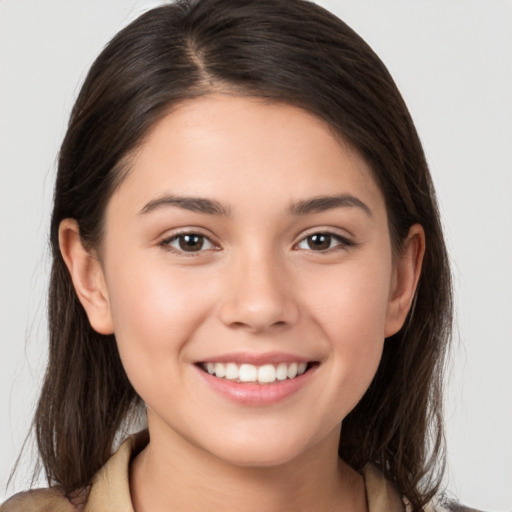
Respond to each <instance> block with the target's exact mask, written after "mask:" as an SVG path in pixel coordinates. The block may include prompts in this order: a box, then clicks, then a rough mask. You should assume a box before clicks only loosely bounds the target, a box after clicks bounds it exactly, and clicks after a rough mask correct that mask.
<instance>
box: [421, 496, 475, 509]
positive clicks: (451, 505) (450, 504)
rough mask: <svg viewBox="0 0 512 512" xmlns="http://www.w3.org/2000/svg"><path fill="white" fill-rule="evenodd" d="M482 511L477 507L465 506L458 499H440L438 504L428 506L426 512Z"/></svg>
mask: <svg viewBox="0 0 512 512" xmlns="http://www.w3.org/2000/svg"><path fill="white" fill-rule="evenodd" d="M430 511H432V512H481V511H479V510H477V509H476V508H469V507H465V506H464V505H462V504H461V503H459V502H458V501H456V500H446V499H444V500H440V501H439V502H438V503H437V504H436V505H432V506H431V508H430V509H429V508H427V509H426V512H430Z"/></svg>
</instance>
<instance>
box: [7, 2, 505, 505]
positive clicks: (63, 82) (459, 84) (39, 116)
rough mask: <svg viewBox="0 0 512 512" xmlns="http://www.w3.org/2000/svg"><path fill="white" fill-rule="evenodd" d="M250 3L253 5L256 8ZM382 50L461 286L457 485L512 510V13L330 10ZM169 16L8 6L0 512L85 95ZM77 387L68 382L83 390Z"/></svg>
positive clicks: (133, 7) (496, 5) (450, 428)
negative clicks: (127, 43)
mask: <svg viewBox="0 0 512 512" xmlns="http://www.w3.org/2000/svg"><path fill="white" fill-rule="evenodd" d="M248 1H250V0H248ZM320 3H321V4H322V5H325V6H326V7H328V8H329V9H331V10H332V11H334V12H335V13H336V14H338V15H339V16H340V17H341V18H342V19H344V20H345V21H346V22H347V23H348V24H349V25H351V26H352V27H353V28H354V29H355V30H356V31H357V32H359V33H360V34H361V35H362V36H363V37H364V38H365V39H366V40H367V41H368V43H369V44H370V45H371V46H372V47H373V48H374V49H375V50H376V52H377V53H378V54H379V56H380V57H381V58H382V60H383V61H384V62H385V64H386V65H387V66H388V68H389V69H390V71H391V73H392V75H393V76H394V78H395V80H396V82H397V84H398V86H399V88H400V89H401V91H402V94H403V95H404V97H405V100H406V102H407V103H408V105H409V108H410V110H411V113H412V116H413V118H414V120H415V122H416V125H417V128H418V130H419V133H420V136H421V138H422V141H423V143H424V147H425V151H426V153H427V157H428V160H429V163H430V166H431V171H432V174H433V177H434V181H435V184H436V186H437V191H438V195H439V201H440V206H441V211H442V215H443V219H444V225H445V229H446V236H447V241H448V245H449V249H450V253H451V257H452V260H453V272H454V279H455V286H456V307H457V328H456V338H455V343H454V352H453V356H452V371H451V380H450V385H449V387H448V396H447V402H448V407H447V438H448V453H449V459H448V460H449V468H448V474H447V483H448V485H449V488H450V490H451V491H452V493H453V494H455V495H457V496H458V497H459V498H460V499H461V500H462V501H464V502H466V503H467V504H469V505H471V506H473V507H478V508H481V509H484V510H488V511H510V510H512V370H511V368H512V326H511V317H512V169H511V166H512V2H511V1H510V0H415V1H411V0H331V1H327V0H325V1H323V2H320ZM157 4H158V2H154V1H153V2H148V1H142V0H141V1H135V0H73V1H71V0H45V1H44V2H42V1H41V0H0V379H1V380H0V501H2V499H3V498H4V497H5V496H7V495H10V494H12V493H13V492H15V491H17V490H20V489H22V488H25V487H27V486H28V485H29V480H28V478H27V476H26V475H27V473H28V472H29V471H30V470H31V469H32V467H33V464H34V460H35V457H34V455H33V452H32V451H31V448H30V445H29V447H28V450H27V452H26V455H25V457H24V458H23V459H22V462H21V469H20V472H19V474H18V476H17V478H16V479H15V480H14V483H13V484H12V485H11V487H10V488H9V489H5V485H6V482H7V478H8V475H9V472H10V469H11V468H12V466H13V463H14V461H15V459H16V456H17V454H18V453H19V451H20V448H21V446H22V443H23V440H24V438H25V436H26V434H27V432H28V430H29V427H30V422H31V415H32V411H33V407H34V403H35V400H36V396H37V393H38V389H39V385H40V381H41V378H42V374H43V370H44V363H45V358H46V355H45V351H46V339H47V338H46V324H45V307H46V303H45V289H46V286H47V280H48V270H49V265H48V261H49V258H48V249H47V235H48V224H49V212H50V207H51V199H52V186H53V181H54V176H55V158H56V155H57V151H58V147H59V144H60V141H61V139H62V137H63V135H64V130H65V126H66V122H67V117H68V114H69V111H70V109H71V106H72V103H73V99H74V97H75V96H76V93H77V91H78V88H79V85H80V83H81V81H82V80H83V78H84V74H85V73H86V71H87V69H88V67H89V65H90V64H91V63H92V60H93V58H94V57H95V56H96V55H97V54H98V52H99V51H100V50H101V48H102V47H103V46H104V45H105V43H106V42H107V41H108V40H109V39H110V38H111V37H112V35H113V34H114V33H115V32H116V31H117V30H119V29H120V28H121V27H122V26H124V25H126V24H127V23H128V22H129V21H131V20H132V19H133V18H134V17H135V16H136V15H137V14H139V13H140V12H142V11H143V10H146V9H148V8H149V7H152V6H155V5H157ZM71 378H72V376H71Z"/></svg>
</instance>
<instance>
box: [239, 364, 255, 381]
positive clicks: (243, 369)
mask: <svg viewBox="0 0 512 512" xmlns="http://www.w3.org/2000/svg"><path fill="white" fill-rule="evenodd" d="M238 379H239V380H240V382H256V381H257V380H258V369H257V368H256V366H254V365H252V364H242V365H241V366H240V374H239V376H238Z"/></svg>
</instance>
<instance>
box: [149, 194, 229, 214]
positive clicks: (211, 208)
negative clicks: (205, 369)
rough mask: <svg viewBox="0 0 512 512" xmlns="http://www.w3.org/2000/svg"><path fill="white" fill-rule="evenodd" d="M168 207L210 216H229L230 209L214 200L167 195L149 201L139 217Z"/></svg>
mask: <svg viewBox="0 0 512 512" xmlns="http://www.w3.org/2000/svg"><path fill="white" fill-rule="evenodd" d="M168 206H176V207H178V208H183V209H185V210H190V211H192V212H198V213H206V214H209V215H220V216H223V217H227V216H229V209H227V208H226V207H224V206H223V205H222V204H221V203H219V202H218V201H214V200H213V199H206V198H204V197H187V196H175V195H165V196H162V197H159V198H157V199H153V200H152V201H149V203H147V204H146V205H145V206H144V208H142V210H141V211H140V212H139V215H144V214H147V213H150V212H152V211H154V210H158V209H159V208H164V207H168Z"/></svg>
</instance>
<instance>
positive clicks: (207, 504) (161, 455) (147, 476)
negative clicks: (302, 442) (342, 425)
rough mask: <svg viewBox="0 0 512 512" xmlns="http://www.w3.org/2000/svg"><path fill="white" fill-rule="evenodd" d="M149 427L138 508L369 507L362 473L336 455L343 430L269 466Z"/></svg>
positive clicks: (273, 510)
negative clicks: (229, 457)
mask: <svg viewBox="0 0 512 512" xmlns="http://www.w3.org/2000/svg"><path fill="white" fill-rule="evenodd" d="M150 432H151V440H150V443H149V445H148V446H147V447H146V448H145V449H144V450H143V451H142V452H141V453H140V454H139V455H138V456H137V457H136V458H135V459H134V461H133V463H132V468H131V474H130V488H131V493H132V501H133V506H134V509H135V511H136V512H149V511H152V512H153V511H167V510H169V511H170V510H172V511H176V512H178V511H179V512H204V510H208V511H209V512H220V511H225V510H244V511H245V512H261V510H265V512H281V511H283V510H296V511H310V510H318V511H322V512H324V511H325V512H334V511H335V510H345V511H350V512H365V511H366V510H367V506H366V497H365V490H364V482H363V479H362V477H361V476H360V475H359V474H358V473H357V472H355V471H354V470H353V469H352V468H350V467H349V466H348V465H347V464H346V463H344V462H343V461H342V460H341V459H340V458H339V457H338V455H337V444H338V439H339V430H338V431H337V432H333V433H332V435H330V436H329V437H328V439H327V441H325V442H323V443H322V444H321V445H319V446H315V447H313V448H312V449H310V450H308V451H307V452H305V453H301V454H300V456H298V457H296V458H294V459H293V460H289V461H286V462H283V463H282V464H278V465H274V466H269V467H254V466H240V465H235V464H231V463H229V462H226V461H224V460H221V459H219V458H218V457H216V456H214V455H212V454H210V453H206V452H205V451H203V450H202V449H200V448H198V447H196V446H193V445H191V444H189V443H187V442H186V441H185V440H183V439H182V438H181V437H180V436H178V435H177V434H174V435H172V434H169V433H168V434H167V435H166V436H160V435H158V433H155V434H156V435H155V434H153V432H152V430H151V429H150Z"/></svg>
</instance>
